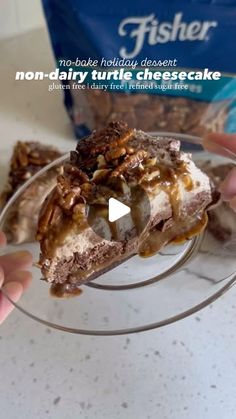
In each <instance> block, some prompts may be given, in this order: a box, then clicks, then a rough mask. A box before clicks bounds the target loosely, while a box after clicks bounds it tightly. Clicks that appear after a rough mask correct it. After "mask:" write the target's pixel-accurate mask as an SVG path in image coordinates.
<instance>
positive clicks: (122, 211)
mask: <svg viewBox="0 0 236 419" xmlns="http://www.w3.org/2000/svg"><path fill="white" fill-rule="evenodd" d="M129 213H130V207H128V205H125V204H123V203H122V202H120V201H118V200H117V199H115V198H110V199H109V201H108V220H109V221H110V222H111V223H113V222H114V221H117V220H119V219H120V218H121V217H124V215H127V214H129Z"/></svg>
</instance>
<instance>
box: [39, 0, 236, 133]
mask: <svg viewBox="0 0 236 419" xmlns="http://www.w3.org/2000/svg"><path fill="white" fill-rule="evenodd" d="M43 7H44V11H45V15H46V19H47V23H48V28H49V33H50V36H51V41H52V46H53V50H54V53H55V57H56V66H57V67H58V68H60V69H61V70H66V71H68V68H73V69H75V70H76V71H78V69H79V68H82V69H83V70H84V69H85V68H84V67H83V60H85V61H86V62H87V64H88V65H87V66H86V70H88V71H89V74H90V72H91V71H92V66H91V65H90V63H91V62H92V61H93V60H97V62H98V66H99V65H100V66H101V65H102V66H103V67H104V69H109V70H111V68H117V67H116V66H117V63H118V64H119V65H118V67H126V66H128V67H129V69H130V70H131V71H132V72H133V73H135V72H136V71H137V70H138V69H140V68H141V67H142V66H143V67H142V68H144V66H147V67H149V68H150V69H151V70H152V71H156V70H160V71H164V70H166V69H170V70H173V69H174V70H176V69H205V68H207V69H209V70H211V71H220V72H221V73H222V74H221V78H220V80H217V81H216V80H215V81H214V80H211V81H208V80H204V81H202V80H194V81H187V82H185V83H182V84H185V85H186V86H187V87H186V89H182V88H181V83H179V84H180V86H179V87H178V88H177V87H176V86H174V85H173V86H169V87H168V83H163V80H162V81H161V82H160V84H159V86H158V89H157V88H156V87H155V88H152V86H150V85H149V86H148V89H143V90H141V89H139V88H138V86H136V85H132V86H131V84H132V83H125V84H124V82H123V81H122V80H118V81H116V82H115V83H111V82H108V83H106V89H105V90H104V88H102V82H99V83H97V84H96V83H92V82H91V83H90V84H88V83H87V84H86V89H84V90H83V89H77V88H76V89H75V88H74V87H76V86H75V84H74V83H72V82H71V81H69V82H68V80H64V81H62V83H63V84H64V85H65V86H66V89H65V90H64V92H65V105H66V107H67V110H68V112H69V114H70V116H71V119H72V121H73V123H74V126H75V132H76V134H77V136H78V137H79V136H83V135H84V134H87V132H89V130H91V129H93V128H94V127H99V126H102V125H104V124H105V123H106V122H107V121H109V120H111V119H124V120H127V122H128V123H129V124H130V125H131V126H135V127H138V128H142V129H144V130H148V131H172V132H173V131H175V132H183V133H188V134H194V135H203V134H204V133H205V132H208V131H227V132H236V116H235V114H236V112H235V96H236V87H235V80H234V73H236V43H235V41H234V40H235V39H236V0H215V1H214V2H212V1H210V0H192V1H190V0H175V1H172V0H147V1H146V2H143V1H141V0H129V1H128V2H127V1H124V0H120V2H111V1H110V0H103V2H97V1H94V0H91V1H90V2H88V1H84V0H67V1H66V2H65V1H62V0H43ZM68 63H69V64H68ZM77 63H79V65H78V64H77ZM133 63H136V65H132V64H133ZM158 63H161V66H160V65H158ZM171 66H172V68H171ZM173 66H174V67H173Z"/></svg>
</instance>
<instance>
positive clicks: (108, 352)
mask: <svg viewBox="0 0 236 419" xmlns="http://www.w3.org/2000/svg"><path fill="white" fill-rule="evenodd" d="M0 53H1V57H2V59H1V64H0V66H1V70H0V71H1V79H0V89H1V101H0V111H1V112H0V134H1V137H0V138H1V140H0V176H1V178H0V179H1V180H0V182H1V186H2V185H3V183H4V179H5V177H6V172H7V161H8V159H9V156H10V153H11V150H12V146H13V144H14V143H15V141H16V140H18V139H23V140H30V139H33V140H35V139H37V140H40V141H43V142H47V143H51V144H55V145H57V146H58V147H60V148H63V149H65V150H68V149H70V148H71V146H72V147H73V145H74V144H75V140H74V139H73V133H72V130H71V127H70V123H69V120H68V117H67V115H66V113H65V111H64V108H63V105H62V100H61V97H60V92H58V91H54V92H51V93H49V92H48V91H47V87H48V85H47V83H45V82H44V81H41V82H16V81H15V80H14V75H15V72H16V71H17V70H20V69H21V70H24V69H28V70H30V69H34V70H45V71H50V70H52V69H53V67H54V64H53V58H52V55H51V51H50V47H49V41H48V39H47V36H46V34H45V32H44V30H35V31H32V32H31V33H28V34H25V35H21V36H19V37H17V38H14V39H11V40H5V41H4V42H2V43H0ZM235 325H236V289H235V287H233V288H232V289H231V290H230V291H229V292H228V293H227V294H225V295H224V296H223V297H222V298H221V299H220V300H218V301H216V302H215V303H214V304H213V305H211V306H209V307H207V308H205V309H204V310H202V311H201V312H199V313H197V314H195V315H193V316H192V317H189V318H187V319H185V320H182V321H180V322H178V323H175V324H173V325H170V326H168V327H165V328H162V329H159V330H154V331H151V332H146V333H142V334H137V335H130V336H125V337H104V338H103V337H97V338H95V337H87V336H79V335H71V334H66V333H63V332H59V331H56V330H52V329H50V328H47V327H45V326H42V325H41V324H37V323H35V322H33V321H32V320H30V319H28V318H27V317H25V316H24V315H23V314H21V313H19V312H18V311H17V310H15V311H14V312H13V314H12V315H11V316H10V317H9V318H8V319H7V320H6V321H5V323H4V324H3V325H2V326H1V327H0V371H1V379H0V406H1V407H0V409H1V413H0V417H1V418H3V419H5V418H7V419H21V418H22V419H23V418H24V419H32V418H33V419H38V418H40V419H44V418H52V419H77V418H79V419H91V418H92V419H95V418H97V419H115V418H122V419H190V418H191V419H234V418H235V415H236V400H235V391H236V373H235V371H236V326H235Z"/></svg>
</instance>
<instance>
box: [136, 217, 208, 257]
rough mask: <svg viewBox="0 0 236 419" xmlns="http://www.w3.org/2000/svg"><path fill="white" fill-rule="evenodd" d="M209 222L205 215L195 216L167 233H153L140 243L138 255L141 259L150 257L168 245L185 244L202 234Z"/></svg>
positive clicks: (174, 226)
mask: <svg viewBox="0 0 236 419" xmlns="http://www.w3.org/2000/svg"><path fill="white" fill-rule="evenodd" d="M207 221H208V217H207V214H206V213H204V214H203V215H202V216H201V218H197V219H196V216H195V217H194V216H193V217H192V219H191V218H189V217H188V218H186V219H184V220H181V221H179V222H178V223H177V224H174V225H173V226H172V227H170V228H169V229H167V230H166V231H157V230H154V231H151V232H150V233H149V234H148V236H147V237H146V238H145V240H144V241H142V242H141V243H140V245H139V249H138V254H139V256H140V257H144V258H145V257H150V256H153V255H155V254H156V253H157V252H159V250H160V249H161V248H162V247H163V246H164V245H166V244H168V243H175V244H180V243H183V242H185V241H186V240H189V239H191V238H192V237H194V236H196V235H197V234H200V233H201V232H202V231H203V230H204V228H205V227H206V224H207Z"/></svg>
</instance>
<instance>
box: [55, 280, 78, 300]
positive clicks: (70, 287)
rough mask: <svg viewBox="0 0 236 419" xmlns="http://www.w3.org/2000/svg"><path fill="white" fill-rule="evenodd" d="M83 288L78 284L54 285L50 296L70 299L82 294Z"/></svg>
mask: <svg viewBox="0 0 236 419" xmlns="http://www.w3.org/2000/svg"><path fill="white" fill-rule="evenodd" d="M82 292H83V291H82V290H81V288H79V287H78V286H77V285H76V284H69V283H64V284H52V285H51V287H50V294H51V296H52V297H57V298H70V297H75V296H78V295H81V294H82Z"/></svg>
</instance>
